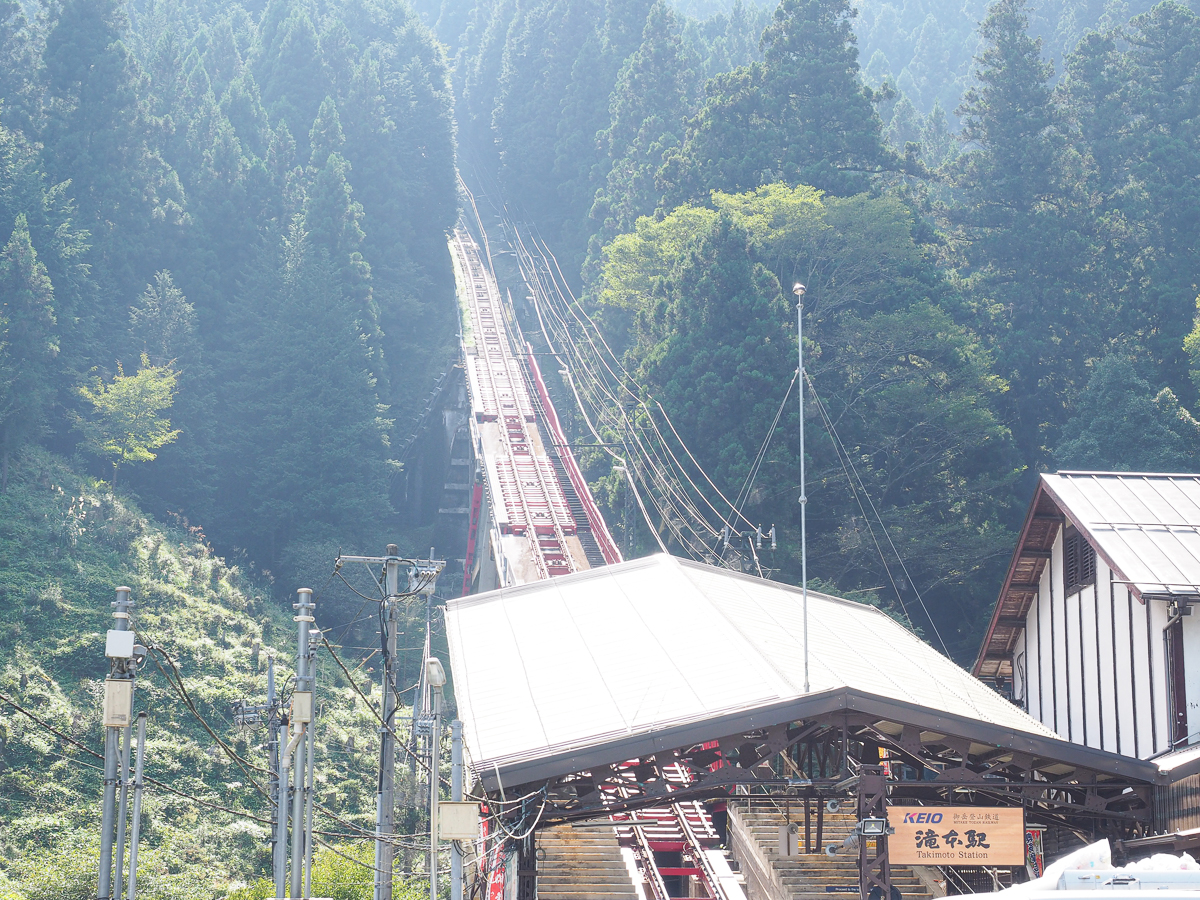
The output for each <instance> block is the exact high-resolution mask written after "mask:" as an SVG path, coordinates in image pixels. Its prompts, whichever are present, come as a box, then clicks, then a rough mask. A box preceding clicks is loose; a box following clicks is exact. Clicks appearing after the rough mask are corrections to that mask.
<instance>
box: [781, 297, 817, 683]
mask: <svg viewBox="0 0 1200 900" xmlns="http://www.w3.org/2000/svg"><path fill="white" fill-rule="evenodd" d="M806 292H807V288H805V287H804V285H802V284H801V283H800V282H798V281H797V282H796V284H795V285H794V286H793V287H792V293H793V294H795V295H796V353H797V366H796V380H797V381H798V382H799V384H797V385H796V386H797V387H798V388H799V390H798V391H797V393H798V395H799V397H800V594H801V604H802V606H803V607H804V693H806V694H807V693H808V692H809V683H808V492H807V491H806V490H805V484H804V295H805V293H806ZM772 549H773V548H772Z"/></svg>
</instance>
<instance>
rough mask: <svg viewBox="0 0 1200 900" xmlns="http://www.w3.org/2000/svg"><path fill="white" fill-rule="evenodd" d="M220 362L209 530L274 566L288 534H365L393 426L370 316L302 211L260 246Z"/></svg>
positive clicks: (382, 500) (381, 486) (377, 506)
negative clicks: (377, 370)
mask: <svg viewBox="0 0 1200 900" xmlns="http://www.w3.org/2000/svg"><path fill="white" fill-rule="evenodd" d="M261 253H262V257H261V260H260V261H259V263H258V265H257V266H256V268H255V269H254V270H253V271H252V272H251V274H250V277H249V278H248V279H247V282H246V285H245V287H244V288H243V291H244V293H243V295H242V296H243V297H245V298H247V299H248V300H249V299H250V298H252V299H253V302H252V303H251V302H245V303H243V304H241V305H240V306H239V309H238V314H237V315H236V316H235V318H234V320H233V322H232V324H231V335H230V337H231V338H232V341H231V344H230V346H229V348H228V349H226V350H224V351H223V352H222V353H221V354H220V357H219V360H218V365H216V366H215V368H217V369H218V370H219V371H220V372H221V375H222V378H221V382H220V383H219V384H218V386H217V389H216V406H217V408H218V409H220V410H221V411H222V412H221V416H220V417H219V420H218V421H217V422H215V423H214V425H213V428H214V432H215V445H216V447H217V448H218V453H217V456H216V465H217V469H216V471H217V473H218V475H217V493H216V496H215V504H214V513H213V517H212V519H211V520H210V530H211V533H213V534H214V535H216V536H219V538H220V539H221V540H222V541H225V542H228V543H230V544H232V545H234V546H238V547H243V548H245V549H246V550H248V551H249V552H250V553H251V555H252V556H253V557H254V558H255V559H256V560H258V561H259V563H260V564H262V565H266V566H269V567H274V566H275V565H276V564H277V563H278V561H279V560H280V559H281V558H282V557H283V555H284V553H285V551H286V550H287V549H288V547H289V545H291V544H293V542H297V541H300V542H303V541H312V540H317V539H322V538H332V537H342V536H344V537H345V538H347V539H351V538H361V537H363V536H365V533H366V532H365V531H364V529H369V528H370V527H371V523H372V521H378V519H379V518H381V517H382V516H384V515H386V514H387V512H388V511H389V509H390V505H389V502H388V499H387V476H388V473H389V471H390V470H389V464H388V428H389V426H390V422H389V421H388V420H387V419H386V418H384V414H383V412H384V409H385V407H383V406H381V404H380V400H379V396H378V392H377V381H376V378H375V375H374V374H373V367H374V364H375V360H374V358H373V356H372V353H371V347H370V335H371V330H372V323H371V322H370V321H367V320H364V318H363V314H364V313H363V309H362V307H361V306H360V305H359V304H358V302H357V301H356V300H355V298H354V297H353V296H351V294H350V292H349V291H348V290H347V288H346V286H345V284H344V283H343V282H342V281H341V279H340V277H339V272H338V269H337V266H336V265H335V264H334V263H333V262H331V260H330V259H329V256H328V254H327V253H326V252H325V251H324V250H322V249H321V248H318V247H316V246H314V244H313V243H312V241H311V240H310V239H309V237H308V235H307V234H306V233H305V231H304V229H303V224H302V220H301V219H297V221H295V222H294V223H293V224H292V226H291V228H290V229H289V231H288V233H287V235H286V236H284V237H283V238H282V239H279V238H276V239H274V240H272V241H270V242H268V243H267V244H266V246H264V247H263V248H262V250H261Z"/></svg>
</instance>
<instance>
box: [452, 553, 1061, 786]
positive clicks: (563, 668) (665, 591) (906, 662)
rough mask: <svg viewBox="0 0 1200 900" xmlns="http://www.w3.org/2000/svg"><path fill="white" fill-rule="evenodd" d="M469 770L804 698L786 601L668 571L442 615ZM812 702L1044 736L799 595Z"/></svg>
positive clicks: (498, 599)
mask: <svg viewBox="0 0 1200 900" xmlns="http://www.w3.org/2000/svg"><path fill="white" fill-rule="evenodd" d="M446 623H447V632H448V638H449V644H450V661H451V666H452V668H453V672H454V684H455V697H456V699H457V701H458V709H459V714H460V717H461V718H462V719H463V722H464V726H465V729H466V738H467V743H468V746H469V747H470V749H471V753H472V757H473V759H474V761H475V763H476V765H480V764H482V765H483V766H484V767H487V768H490V767H491V766H492V765H500V766H503V765H504V762H505V761H506V760H518V759H520V760H529V759H539V758H542V757H544V756H550V755H552V754H554V753H559V752H562V751H563V750H564V749H570V750H572V752H574V749H576V748H588V747H597V746H600V745H603V744H604V743H605V741H608V740H610V739H611V737H612V736H613V735H621V734H652V733H654V732H655V731H657V730H660V729H662V728H664V727H666V726H667V725H671V724H678V723H687V722H701V721H705V720H707V719H710V718H713V717H714V716H715V715H716V714H718V713H725V712H729V711H737V712H742V711H752V710H754V709H759V708H764V707H769V706H771V705H773V704H778V703H780V702H784V701H792V700H795V699H797V698H800V697H802V696H804V691H803V685H804V648H803V627H804V624H803V609H802V605H801V595H800V592H799V591H798V590H797V589H796V588H794V587H791V586H789V585H782V584H778V583H775V582H768V581H763V580H760V579H755V578H751V577H749V576H742V575H738V574H735V573H731V572H729V571H727V570H723V569H716V568H713V567H711V566H704V565H700V564H697V563H688V562H682V561H680V560H676V559H673V558H672V557H669V556H657V557H650V558H648V559H641V560H634V561H631V562H626V563H620V564H617V565H613V566H607V567H605V568H602V569H593V570H591V571H588V572H583V573H579V574H575V575H569V576H563V577H560V578H555V579H552V580H550V581H546V582H540V583H536V584H531V585H524V586H521V587H519V588H508V589H502V590H499V591H494V592H492V593H490V594H483V595H480V596H478V597H469V598H464V599H462V600H457V601H451V602H449V603H448V604H447V605H446ZM809 634H810V638H811V641H812V651H811V654H810V670H811V679H810V680H811V686H812V693H813V694H816V693H819V692H823V691H830V690H837V689H844V688H853V689H857V690H861V691H862V692H864V693H869V694H873V695H877V696H886V697H890V698H893V699H896V700H899V701H902V702H905V703H910V704H914V705H916V706H920V707H926V708H929V709H932V710H934V711H942V712H946V713H949V714H952V715H964V714H966V715H971V716H974V717H976V718H978V719H979V720H980V721H982V722H987V723H990V724H993V725H998V726H1001V727H1003V728H1007V729H1012V730H1014V731H1017V732H1024V733H1027V734H1034V735H1040V736H1053V732H1051V731H1050V730H1049V729H1048V728H1046V727H1045V726H1043V725H1041V724H1040V723H1038V722H1036V721H1035V720H1034V719H1032V718H1030V717H1029V716H1027V715H1025V713H1024V712H1022V711H1021V710H1020V709H1018V708H1017V707H1016V706H1014V705H1012V704H1011V703H1009V702H1007V701H1006V700H1004V699H1003V698H1001V697H1000V696H999V695H998V694H996V693H995V692H994V691H992V690H991V689H990V688H988V687H987V686H985V685H984V684H983V683H982V682H979V681H976V680H975V679H974V678H972V677H971V676H970V675H968V674H967V673H966V672H965V671H964V670H962V669H961V668H959V667H958V666H956V665H955V664H954V663H953V662H951V661H950V660H948V659H946V658H945V657H943V656H941V654H939V653H937V652H936V651H934V650H933V649H932V648H931V647H929V646H928V645H927V644H925V643H924V642H923V641H921V640H920V639H919V638H917V637H916V636H915V635H913V634H911V633H910V632H908V631H906V630H905V629H904V628H902V627H901V626H900V625H899V624H898V623H896V622H893V621H892V620H891V619H889V618H887V617H886V616H885V615H883V614H882V613H880V612H879V611H878V610H876V609H874V608H872V607H870V606H866V605H864V604H858V603H850V602H848V601H845V600H839V599H836V598H832V597H827V596H825V595H822V594H817V593H815V592H814V593H810V594H809Z"/></svg>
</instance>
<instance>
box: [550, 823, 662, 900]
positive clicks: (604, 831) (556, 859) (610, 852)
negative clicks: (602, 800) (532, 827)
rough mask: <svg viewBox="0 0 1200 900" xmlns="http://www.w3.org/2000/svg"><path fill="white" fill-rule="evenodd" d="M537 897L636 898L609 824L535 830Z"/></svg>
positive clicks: (562, 899) (563, 899)
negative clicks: (536, 831) (536, 832)
mask: <svg viewBox="0 0 1200 900" xmlns="http://www.w3.org/2000/svg"><path fill="white" fill-rule="evenodd" d="M537 846H538V850H539V853H538V856H539V857H540V858H539V859H538V863H537V868H538V879H537V884H538V889H537V893H538V900H639V894H638V892H637V891H636V890H635V889H634V886H633V878H632V876H631V874H630V871H629V867H628V866H627V865H626V862H625V858H624V856H623V855H622V853H621V848H620V846H619V845H618V844H617V836H616V834H615V833H614V829H613V827H612V826H611V825H600V826H589V827H586V828H574V827H572V826H570V825H559V826H557V827H555V828H547V829H544V830H542V831H539V832H538V834H537Z"/></svg>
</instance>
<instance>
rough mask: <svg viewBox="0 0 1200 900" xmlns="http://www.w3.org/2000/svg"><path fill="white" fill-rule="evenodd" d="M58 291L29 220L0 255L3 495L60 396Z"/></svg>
mask: <svg viewBox="0 0 1200 900" xmlns="http://www.w3.org/2000/svg"><path fill="white" fill-rule="evenodd" d="M55 325H56V322H55V318H54V289H53V286H52V285H51V283H50V278H49V276H48V275H47V274H46V267H45V266H44V265H42V263H41V262H40V261H39V260H38V256H37V251H35V250H34V249H33V244H32V243H31V242H30V238H29V226H28V224H27V223H26V221H25V216H24V215H19V216H17V221H16V224H15V226H14V227H13V232H12V236H11V237H10V238H9V240H8V244H7V245H6V246H5V247H4V250H3V252H2V253H0V493H2V492H4V491H6V490H7V489H8V462H9V457H10V456H11V455H12V453H13V452H14V451H16V450H18V449H20V447H21V445H22V444H24V443H26V442H27V441H30V440H35V439H37V438H38V437H40V436H41V433H42V430H43V429H44V427H45V424H46V421H47V419H48V417H49V411H50V406H51V404H52V403H53V401H54V394H55V380H56V379H55V376H56V374H57V373H56V371H55V362H54V361H55V357H56V356H57V355H58V342H57V337H56V334H55Z"/></svg>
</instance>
